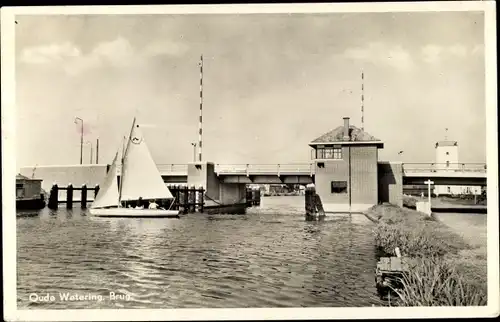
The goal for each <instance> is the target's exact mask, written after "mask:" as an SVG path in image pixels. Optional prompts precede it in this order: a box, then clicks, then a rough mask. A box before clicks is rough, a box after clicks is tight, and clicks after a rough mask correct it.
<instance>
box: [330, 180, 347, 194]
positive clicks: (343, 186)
mask: <svg viewBox="0 0 500 322" xmlns="http://www.w3.org/2000/svg"><path fill="white" fill-rule="evenodd" d="M331 189H332V193H347V181H332V184H331Z"/></svg>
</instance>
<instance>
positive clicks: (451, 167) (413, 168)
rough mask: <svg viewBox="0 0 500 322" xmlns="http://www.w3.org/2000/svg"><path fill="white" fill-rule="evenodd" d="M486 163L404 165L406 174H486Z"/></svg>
mask: <svg viewBox="0 0 500 322" xmlns="http://www.w3.org/2000/svg"><path fill="white" fill-rule="evenodd" d="M486 170H487V166H486V163H403V171H404V172H413V173H414V172H482V173H484V172H486Z"/></svg>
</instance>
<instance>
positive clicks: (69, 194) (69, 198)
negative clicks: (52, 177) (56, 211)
mask: <svg viewBox="0 0 500 322" xmlns="http://www.w3.org/2000/svg"><path fill="white" fill-rule="evenodd" d="M66 208H67V209H73V185H72V184H71V183H70V184H69V185H68V187H67V188H66Z"/></svg>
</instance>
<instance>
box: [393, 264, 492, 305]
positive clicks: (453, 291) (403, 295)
mask: <svg viewBox="0 0 500 322" xmlns="http://www.w3.org/2000/svg"><path fill="white" fill-rule="evenodd" d="M401 284H402V286H403V287H402V288H401V289H393V290H394V292H395V293H396V294H397V295H398V298H397V299H396V300H395V302H394V303H392V304H393V305H397V306H480V305H486V304H487V301H486V298H487V294H486V290H485V289H483V288H481V287H480V286H478V285H476V284H474V283H470V282H469V281H468V280H467V279H465V278H464V277H463V276H462V275H461V274H460V272H457V270H456V269H455V267H453V266H452V265H450V263H448V262H446V261H443V260H441V259H439V258H438V257H435V258H430V259H429V258H426V259H424V260H423V261H421V263H420V264H419V265H416V266H414V267H413V269H412V270H411V271H410V272H409V273H405V274H403V278H401Z"/></svg>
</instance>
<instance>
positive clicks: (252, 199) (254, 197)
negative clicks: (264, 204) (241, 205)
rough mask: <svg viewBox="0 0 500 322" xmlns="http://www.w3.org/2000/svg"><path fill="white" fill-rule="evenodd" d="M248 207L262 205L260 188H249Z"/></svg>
mask: <svg viewBox="0 0 500 322" xmlns="http://www.w3.org/2000/svg"><path fill="white" fill-rule="evenodd" d="M246 201H247V207H252V206H260V189H253V188H247V190H246Z"/></svg>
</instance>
